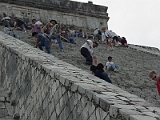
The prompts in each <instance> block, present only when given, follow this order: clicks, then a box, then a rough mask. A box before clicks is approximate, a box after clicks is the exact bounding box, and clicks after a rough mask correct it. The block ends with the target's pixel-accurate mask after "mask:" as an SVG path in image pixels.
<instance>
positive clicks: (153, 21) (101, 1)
mask: <svg viewBox="0 0 160 120" xmlns="http://www.w3.org/2000/svg"><path fill="white" fill-rule="evenodd" d="M73 1H81V2H88V1H92V2H93V4H97V5H103V6H107V7H108V11H107V12H108V14H109V17H110V20H109V22H108V26H109V29H110V30H112V31H114V32H116V33H117V34H118V35H120V36H124V37H126V38H127V41H128V43H130V44H136V45H144V46H152V47H157V48H159V49H160V42H159V41H160V0H73Z"/></svg>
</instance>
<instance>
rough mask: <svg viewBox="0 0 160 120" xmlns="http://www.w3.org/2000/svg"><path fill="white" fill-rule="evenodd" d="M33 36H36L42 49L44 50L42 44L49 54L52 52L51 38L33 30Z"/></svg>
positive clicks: (37, 42) (37, 43)
mask: <svg viewBox="0 0 160 120" xmlns="http://www.w3.org/2000/svg"><path fill="white" fill-rule="evenodd" d="M32 36H33V37H35V38H36V45H35V47H36V48H37V46H38V47H39V49H40V50H43V48H42V46H45V48H46V51H47V53H48V54H50V53H51V52H50V40H49V39H48V38H47V37H45V36H44V35H43V34H42V33H37V32H33V33H32Z"/></svg>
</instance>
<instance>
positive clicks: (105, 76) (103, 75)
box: [95, 70, 112, 83]
mask: <svg viewBox="0 0 160 120" xmlns="http://www.w3.org/2000/svg"><path fill="white" fill-rule="evenodd" d="M95 76H97V77H99V78H101V79H103V80H105V81H106V82H109V83H112V81H111V80H110V79H109V77H108V74H107V73H106V72H103V71H101V70H96V71H95Z"/></svg>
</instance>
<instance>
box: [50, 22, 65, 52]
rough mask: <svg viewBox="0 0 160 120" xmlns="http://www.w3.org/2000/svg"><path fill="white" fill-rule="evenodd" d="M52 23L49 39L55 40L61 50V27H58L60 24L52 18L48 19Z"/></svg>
mask: <svg viewBox="0 0 160 120" xmlns="http://www.w3.org/2000/svg"><path fill="white" fill-rule="evenodd" d="M50 22H51V23H52V25H53V27H52V28H51V30H50V39H51V40H55V39H56V40H57V42H58V45H59V48H60V50H63V45H62V41H61V32H62V30H61V28H60V24H58V23H57V21H55V20H52V21H50Z"/></svg>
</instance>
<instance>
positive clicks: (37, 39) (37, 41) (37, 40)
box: [35, 38, 39, 48]
mask: <svg viewBox="0 0 160 120" xmlns="http://www.w3.org/2000/svg"><path fill="white" fill-rule="evenodd" d="M38 43H39V38H36V45H35V48H37V46H38Z"/></svg>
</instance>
